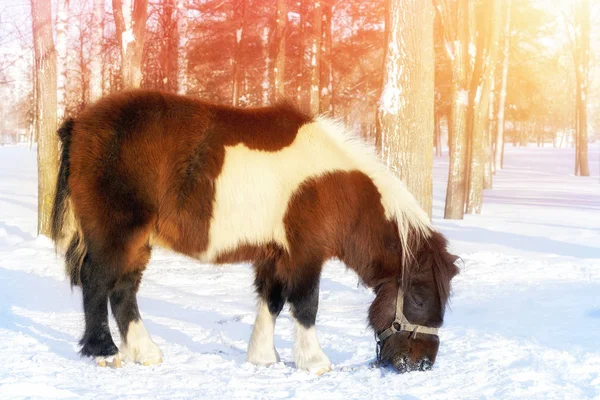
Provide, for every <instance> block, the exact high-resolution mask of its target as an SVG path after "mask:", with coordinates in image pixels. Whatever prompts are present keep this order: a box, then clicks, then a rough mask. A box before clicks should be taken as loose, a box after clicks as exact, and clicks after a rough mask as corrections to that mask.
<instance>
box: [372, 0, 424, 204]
mask: <svg viewBox="0 0 600 400" xmlns="http://www.w3.org/2000/svg"><path fill="white" fill-rule="evenodd" d="M387 7H388V12H387V13H386V16H387V20H386V29H387V47H386V52H385V62H384V64H385V65H384V71H383V89H382V94H381V99H380V105H379V109H378V119H379V124H378V125H379V132H378V135H379V138H378V143H379V145H380V153H381V156H382V158H383V161H384V162H385V163H386V164H387V165H388V167H389V168H390V169H391V170H392V171H393V172H394V173H395V174H397V175H398V176H399V177H400V179H402V181H403V182H404V183H405V184H406V185H407V187H408V189H409V190H410V191H411V193H412V194H413V195H414V196H415V197H416V198H417V200H418V201H419V203H420V204H421V207H422V208H423V209H424V210H425V211H426V212H427V213H428V214H429V215H431V205H432V181H433V179H432V170H433V124H434V110H433V105H434V74H435V71H434V45H433V17H434V12H433V7H432V5H431V2H430V1H427V0H404V1H403V0H388V4H387Z"/></svg>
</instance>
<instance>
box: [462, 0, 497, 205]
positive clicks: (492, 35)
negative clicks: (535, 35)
mask: <svg viewBox="0 0 600 400" xmlns="http://www.w3.org/2000/svg"><path fill="white" fill-rule="evenodd" d="M500 2H501V0H492V6H491V7H486V8H485V9H484V10H482V11H480V12H481V14H480V18H478V19H477V20H478V23H477V29H478V37H477V56H476V60H475V68H474V71H473V77H472V80H471V93H470V95H469V110H468V112H469V114H470V115H469V118H468V121H467V122H468V124H469V129H467V132H470V138H471V142H470V144H471V146H470V151H469V152H470V157H469V159H470V163H469V175H468V193H467V207H466V212H467V213H468V214H479V213H481V205H482V201H483V188H484V179H483V177H484V162H485V159H484V157H485V149H484V145H485V142H486V141H485V131H486V128H487V122H488V112H489V94H490V89H491V83H492V79H493V77H494V74H493V73H494V65H495V63H496V59H497V54H496V53H497V50H498V47H499V46H498V38H499V35H500V27H501V24H500V23H499V21H498V16H499V12H500Z"/></svg>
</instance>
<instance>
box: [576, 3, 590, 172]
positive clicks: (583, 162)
mask: <svg viewBox="0 0 600 400" xmlns="http://www.w3.org/2000/svg"><path fill="white" fill-rule="evenodd" d="M574 14H575V18H574V19H575V27H574V29H573V31H574V33H573V34H572V36H573V37H574V40H573V42H574V43H573V59H574V61H575V121H576V122H575V175H580V176H590V167H589V162H588V142H587V141H588V133H587V131H588V129H587V118H588V112H587V103H588V99H587V98H588V86H589V64H590V18H591V17H590V1H589V0H580V1H579V2H578V3H577V4H576V5H575V10H574Z"/></svg>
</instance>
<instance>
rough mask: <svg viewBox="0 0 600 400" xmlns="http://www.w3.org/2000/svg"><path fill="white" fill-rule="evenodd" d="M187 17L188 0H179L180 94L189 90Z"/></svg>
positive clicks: (178, 65)
mask: <svg viewBox="0 0 600 400" xmlns="http://www.w3.org/2000/svg"><path fill="white" fill-rule="evenodd" d="M187 18H188V16H187V4H186V0H177V39H178V42H177V93H179V94H186V93H187V90H188V79H187V69H188V68H187V67H188V60H187V46H188V36H187V35H188V33H187V27H188V23H187Z"/></svg>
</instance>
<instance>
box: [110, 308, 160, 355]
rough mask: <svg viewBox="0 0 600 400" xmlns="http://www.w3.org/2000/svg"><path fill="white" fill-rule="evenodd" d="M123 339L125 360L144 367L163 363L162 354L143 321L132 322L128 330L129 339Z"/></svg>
mask: <svg viewBox="0 0 600 400" xmlns="http://www.w3.org/2000/svg"><path fill="white" fill-rule="evenodd" d="M121 339H122V343H121V349H120V350H121V354H122V355H123V360H125V361H127V362H136V363H139V364H143V365H154V364H160V363H161V362H162V352H161V351H160V349H159V348H158V346H157V345H156V343H154V342H153V341H152V339H151V338H150V335H149V334H148V331H147V330H146V327H145V326H144V323H143V322H142V320H141V319H140V320H137V321H131V322H130V323H129V327H128V328H127V337H126V338H121Z"/></svg>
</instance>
